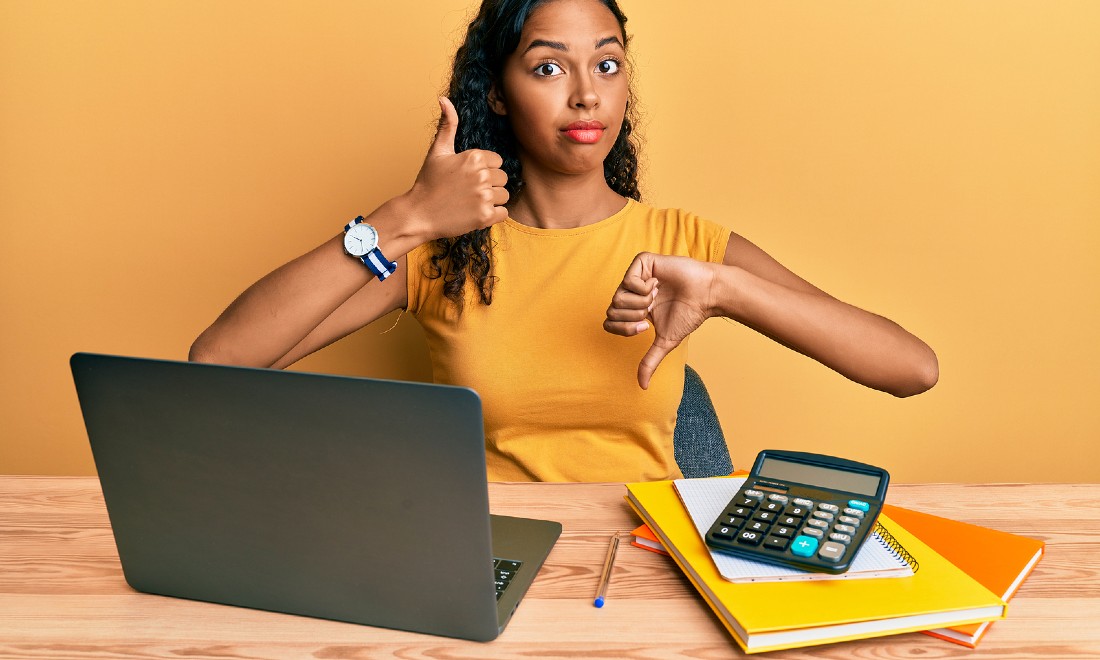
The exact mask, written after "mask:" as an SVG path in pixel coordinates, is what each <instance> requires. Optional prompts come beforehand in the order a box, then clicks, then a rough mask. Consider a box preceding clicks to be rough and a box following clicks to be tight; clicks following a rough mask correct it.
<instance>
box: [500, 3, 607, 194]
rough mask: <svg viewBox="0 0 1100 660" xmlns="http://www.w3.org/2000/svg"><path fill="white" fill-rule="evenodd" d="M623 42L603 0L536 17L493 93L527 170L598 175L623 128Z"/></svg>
mask: <svg viewBox="0 0 1100 660" xmlns="http://www.w3.org/2000/svg"><path fill="white" fill-rule="evenodd" d="M625 66H626V50H625V47H624V36H623V34H622V31H621V30H620V28H619V23H618V21H617V20H616V19H615V16H614V15H613V14H612V13H611V11H610V10H608V9H607V8H606V7H604V6H603V5H602V4H601V3H600V2H598V0H552V2H549V3H547V4H544V5H542V6H540V7H539V8H538V9H536V10H535V11H533V12H532V13H531V15H530V16H529V17H528V19H527V23H526V24H525V25H524V26H523V32H522V34H521V35H520V41H519V46H518V47H517V48H516V51H515V52H514V53H512V54H511V55H509V56H508V60H507V61H506V62H505V65H504V72H503V76H502V78H503V85H502V87H503V89H497V88H495V87H494V89H493V91H492V92H491V93H490V96H489V100H490V105H491V107H492V108H493V111H494V112H496V113H497V114H500V115H506V116H507V117H508V118H509V121H510V122H511V125H512V130H513V132H514V133H515V135H516V140H517V141H518V143H519V157H520V162H521V163H522V164H523V168H524V172H525V173H528V172H530V171H531V170H532V169H535V168H539V169H545V170H549V171H551V172H557V173H562V174H581V173H585V172H591V171H593V170H599V171H600V173H601V175H602V172H603V161H604V158H606V157H607V154H608V153H609V152H610V151H611V147H612V145H614V144H615V139H616V138H617V137H618V135H619V130H620V129H621V128H622V123H623V117H624V116H625V114H626V101H627V95H628V85H627V73H626V69H625Z"/></svg>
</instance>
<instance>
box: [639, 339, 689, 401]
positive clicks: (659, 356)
mask: <svg viewBox="0 0 1100 660" xmlns="http://www.w3.org/2000/svg"><path fill="white" fill-rule="evenodd" d="M679 345H680V342H678V341H670V340H667V339H661V338H660V337H657V338H656V339H654V340H653V345H652V346H650V347H649V351H647V352H646V354H645V356H644V357H642V361H641V363H640V364H638V384H639V385H641V386H642V389H643V390H648V389H649V379H650V378H651V377H652V376H653V372H655V371H657V367H658V365H660V364H661V360H664V359H665V356H666V355H668V354H669V353H670V352H672V349H674V348H676V347H677V346H679Z"/></svg>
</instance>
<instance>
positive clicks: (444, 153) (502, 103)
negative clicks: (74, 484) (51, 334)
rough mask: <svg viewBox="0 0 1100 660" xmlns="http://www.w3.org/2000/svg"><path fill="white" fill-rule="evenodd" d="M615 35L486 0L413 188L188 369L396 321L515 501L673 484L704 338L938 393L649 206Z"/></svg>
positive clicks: (823, 310)
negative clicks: (476, 405) (390, 317)
mask: <svg viewBox="0 0 1100 660" xmlns="http://www.w3.org/2000/svg"><path fill="white" fill-rule="evenodd" d="M625 23H626V18H625V16H623V14H622V12H621V11H620V10H619V8H618V6H617V5H616V3H615V0H543V1H541V2H540V1H538V0H484V2H483V4H482V7H481V10H480V12H479V14H478V16H477V17H476V18H475V19H474V20H473V22H472V23H471V24H470V26H469V30H468V33H467V36H466V41H465V43H464V44H463V45H462V46H461V48H460V49H459V51H458V53H457V55H456V57H455V62H454V70H453V73H452V79H451V83H450V89H449V91H448V98H441V99H440V108H441V118H440V122H439V129H438V133H437V134H436V137H435V139H434V141H433V143H432V145H431V147H430V149H429V151H428V155H427V157H426V158H425V160H424V164H423V166H422V168H421V170H420V172H419V174H418V175H417V177H416V181H415V182H414V183H413V185H412V188H411V189H409V190H408V191H407V192H405V193H404V194H401V195H398V196H396V197H394V198H393V199H391V200H389V201H388V202H386V203H385V204H383V205H382V206H380V207H379V208H378V209H376V210H374V211H373V212H372V213H370V214H369V215H368V216H367V217H366V218H360V219H358V220H359V222H358V224H357V225H356V222H355V221H353V222H352V223H349V227H348V228H346V229H345V231H344V232H341V233H340V234H338V235H337V236H335V237H334V238H333V239H332V240H330V241H328V242H326V243H324V244H323V245H321V246H320V247H318V248H316V249H314V250H313V251H311V252H309V253H307V254H305V255H303V256H301V257H299V258H298V259H296V260H294V261H292V262H290V263H288V264H286V265H285V266H283V267H281V268H279V269H278V270H276V271H274V272H273V273H271V274H269V275H267V276H266V277H264V278H263V279H261V280H260V281H259V282H257V283H256V284H254V285H253V286H252V287H250V288H249V289H248V290H247V291H245V292H244V293H243V294H241V296H240V297H239V298H238V299H237V300H235V301H234V302H233V303H232V304H231V305H230V306H229V308H228V309H226V311H225V312H224V313H223V314H222V315H221V316H220V317H219V318H218V319H217V320H216V321H215V322H214V324H213V325H211V326H210V327H209V328H208V329H207V330H206V331H205V332H203V333H202V335H201V336H200V337H199V338H198V339H197V340H196V341H195V344H194V345H193V346H192V349H191V359H193V360H203V361H211V362H219V363H228V364H244V365H254V366H265V367H266V366H274V367H279V368H281V367H285V366H286V365H289V364H292V363H293V362H295V361H296V360H298V359H299V358H301V357H303V356H305V355H308V354H309V353H311V352H313V351H316V350H317V349H319V348H321V347H323V346H325V345H327V344H329V343H331V342H333V341H335V340H337V339H339V338H341V337H343V336H345V335H347V334H349V333H351V332H353V331H355V330H357V329H359V328H361V327H363V326H365V325H367V324H368V323H370V322H372V321H374V320H375V319H378V318H379V317H381V316H383V315H384V314H386V313H388V312H390V311H392V310H395V309H407V310H408V311H409V312H410V313H412V314H413V315H414V316H415V317H416V318H417V320H418V321H419V322H420V323H421V325H422V326H423V327H424V330H425V334H426V337H427V340H428V344H429V348H430V350H431V359H432V365H433V374H434V378H435V380H436V381H437V382H440V383H448V384H458V385H465V386H469V387H472V388H474V389H475V390H477V391H478V392H479V393H480V394H481V396H482V399H483V403H484V412H485V428H486V449H487V454H488V469H489V478H490V479H491V480H505V481H507V480H561V481H635V480H645V479H667V478H673V477H677V476H679V469H678V468H677V466H676V462H675V460H674V458H673V449H672V434H673V427H674V426H675V422H676V409H677V406H678V404H679V401H680V396H681V392H682V388H683V377H684V370H683V367H684V360H685V356H684V350H683V348H682V344H681V343H682V342H683V340H685V339H686V338H687V337H688V335H690V334H691V332H692V331H694V330H695V329H696V328H697V327H699V325H700V324H701V323H702V322H703V321H704V320H705V319H706V318H708V317H710V316H716V315H721V316H725V317H728V318H730V319H733V320H735V321H737V322H740V323H743V324H745V325H747V326H749V327H751V328H753V329H755V330H757V331H759V332H761V333H763V334H765V335H767V336H769V337H771V338H773V339H774V340H776V341H778V342H780V343H782V344H784V345H786V346H789V347H791V348H792V349H794V350H797V351H799V352H801V353H803V354H805V355H807V356H809V357H811V358H813V359H815V360H817V361H819V362H821V363H822V364H824V365H826V366H828V367H830V368H832V369H834V370H836V371H837V372H839V373H841V374H843V375H844V376H846V377H848V378H850V379H852V380H854V381H856V382H859V383H862V384H864V385H866V386H869V387H873V388H876V389H879V390H883V391H886V392H890V393H892V394H895V395H897V396H908V395H912V394H916V393H919V392H922V391H924V390H926V389H928V388H930V387H932V385H934V384H935V382H936V379H937V374H938V371H937V362H936V357H935V354H934V353H933V352H932V350H931V349H930V348H929V347H928V346H927V345H925V344H924V343H923V342H922V341H921V340H919V339H918V338H916V337H915V336H913V335H912V334H910V333H908V332H907V331H905V330H904V329H902V328H901V327H899V326H898V325H896V324H895V323H893V322H891V321H889V320H887V319H885V318H882V317H880V316H876V315H874V314H871V313H868V312H866V311H863V310H861V309H858V308H856V307H853V306H851V305H848V304H846V303H843V302H841V301H839V300H837V299H835V298H833V297H831V296H829V295H827V294H825V293H823V292H822V291H820V290H818V289H817V288H815V287H814V286H812V285H811V284H809V283H807V282H806V281H805V280H803V279H801V278H800V277H798V276H797V275H795V274H793V273H792V272H790V271H789V270H787V269H786V268H784V267H783V266H782V265H781V264H780V263H779V262H777V261H776V260H775V259H773V258H772V257H770V256H769V255H768V254H766V253H765V252H763V251H762V250H761V249H759V248H758V247H756V246H755V245H753V244H752V243H750V242H749V241H747V240H746V239H744V238H742V237H741V236H738V235H736V234H733V233H731V232H730V231H729V230H728V229H725V228H723V227H722V226H721V225H719V224H716V223H713V222H709V221H707V220H703V219H701V218H699V217H697V216H695V215H693V214H691V213H688V212H685V211H681V210H677V209H655V208H651V207H649V206H646V205H644V204H642V203H641V202H640V201H639V194H638V187H637V151H636V147H635V145H634V143H633V141H632V136H631V131H632V127H633V123H634V122H633V119H632V117H631V110H632V107H631V91H630V85H629V72H628V70H627V59H626V49H627V36H626V32H625V29H624V26H625ZM456 108H457V109H456ZM391 259H395V260H396V261H395V262H394V261H390V260H391ZM363 405H364V406H365V407H369V406H370V402H369V401H364V402H363ZM377 414H385V411H382V410H379V411H377Z"/></svg>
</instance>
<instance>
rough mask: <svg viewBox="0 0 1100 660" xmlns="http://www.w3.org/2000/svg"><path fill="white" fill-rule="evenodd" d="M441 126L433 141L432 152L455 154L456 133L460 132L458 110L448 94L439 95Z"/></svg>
mask: <svg viewBox="0 0 1100 660" xmlns="http://www.w3.org/2000/svg"><path fill="white" fill-rule="evenodd" d="M439 108H440V110H441V111H442V113H441V114H440V115H439V128H438V129H437V131H436V134H435V140H434V141H432V148H431V152H432V153H433V154H453V153H454V152H455V135H457V134H458V111H457V110H455V107H454V104H452V103H451V100H450V99H449V98H447V97H446V96H441V97H439Z"/></svg>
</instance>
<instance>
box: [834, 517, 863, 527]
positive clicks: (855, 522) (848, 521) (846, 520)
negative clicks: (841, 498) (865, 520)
mask: <svg viewBox="0 0 1100 660" xmlns="http://www.w3.org/2000/svg"><path fill="white" fill-rule="evenodd" d="M836 521H837V522H838V523H841V524H843V525H852V526H855V527H859V518H856V517H855V516H841V517H839V518H837V519H836Z"/></svg>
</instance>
